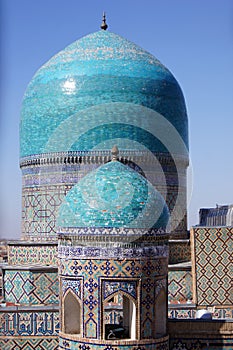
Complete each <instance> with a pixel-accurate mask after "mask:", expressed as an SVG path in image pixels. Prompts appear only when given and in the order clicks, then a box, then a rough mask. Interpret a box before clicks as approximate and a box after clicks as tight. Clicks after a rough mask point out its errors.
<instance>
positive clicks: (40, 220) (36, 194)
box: [22, 184, 71, 241]
mask: <svg viewBox="0 0 233 350" xmlns="http://www.w3.org/2000/svg"><path fill="white" fill-rule="evenodd" d="M70 188H71V186H70V185H64V184H63V185H57V186H56V185H51V186H38V187H32V188H23V194H22V236H23V237H25V238H26V237H28V236H29V237H30V239H32V240H39V241H41V240H45V241H46V240H47V241H49V240H56V237H57V235H56V217H57V211H58V208H59V206H60V205H61V203H62V200H63V198H64V197H65V195H66V193H67V192H68V191H69V189H70Z"/></svg>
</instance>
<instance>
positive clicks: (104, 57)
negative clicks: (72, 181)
mask: <svg viewBox="0 0 233 350" xmlns="http://www.w3.org/2000/svg"><path fill="white" fill-rule="evenodd" d="M104 104H106V105H108V106H110V107H109V108H110V109H111V116H110V117H109V119H107V120H106V119H104V115H103V114H101V113H102V112H101V108H99V107H100V106H102V105H104ZM119 104H120V107H121V108H120V109H119ZM124 104H125V107H126V108H128V106H131V105H136V106H144V107H145V108H147V109H148V110H153V111H156V112H158V113H160V114H161V115H163V116H164V117H165V118H166V119H167V120H168V121H169V122H170V123H171V124H172V125H173V126H174V127H175V129H176V130H177V131H178V133H179V134H180V136H181V138H182V139H183V141H184V143H185V144H186V146H187V144H188V129H187V115H186V108H185V102H184V98H183V94H182V91H181V89H180V87H179V85H178V83H177V81H176V80H175V78H174V77H173V75H172V74H171V73H170V72H169V70H168V69H166V68H165V67H164V66H163V65H162V64H161V63H160V62H159V61H158V60H157V59H156V58H155V57H154V56H152V55H151V54H150V53H148V52H146V51H145V50H143V49H141V48H140V47H138V46H137V45H135V44H133V43H131V42H129V41H128V40H126V39H124V38H122V37H120V36H118V35H116V34H113V33H111V32H108V31H104V30H101V31H99V32H96V33H93V34H90V35H87V36H85V37H83V38H81V39H80V40H77V41H75V42H74V43H73V44H71V45H69V46H68V47H66V48H65V49H64V50H62V51H60V52H59V53H58V54H57V55H55V56H54V57H52V58H51V59H50V60H49V61H48V62H47V63H46V64H44V65H43V66H42V67H41V68H40V69H39V70H38V71H37V73H36V74H35V76H34V77H33V79H32V80H31V82H30V84H29V85H28V88H27V90H26V93H25V96H24V100H23V104H22V112H21V125H20V140H21V146H20V148H21V157H26V156H30V155H34V154H41V153H46V152H47V151H48V143H49V141H50V140H51V138H53V137H54V134H56V130H57V129H58V128H60V129H61V128H62V127H63V132H64V133H67V132H68V134H71V133H72V128H71V129H70V130H68V131H67V125H66V122H67V120H69V119H70V118H72V122H73V123H74V125H76V126H77V125H82V126H83V124H85V126H87V127H88V125H89V121H90V120H93V119H95V120H96V122H97V125H96V126H95V127H93V128H92V129H90V128H89V129H88V130H86V131H85V133H84V134H82V136H80V137H79V138H78V139H76V140H74V142H73V144H72V145H69V149H64V146H63V145H62V144H58V145H57V146H56V147H54V149H53V151H54V152H61V151H70V150H73V151H82V150H89V149H91V148H93V147H96V146H97V145H98V144H100V143H101V142H105V141H106V140H107V139H114V138H118V137H119V135H118V134H119V130H121V132H120V135H121V138H130V139H133V140H135V141H137V142H139V143H140V142H142V143H143V141H142V140H143V139H146V140H148V135H147V132H146V134H145V133H144V124H143V123H144V121H145V123H147V115H146V114H145V115H141V119H142V123H141V126H140V127H139V128H138V127H136V128H135V127H134V126H132V125H131V122H130V121H129V122H128V123H127V117H126V119H124V120H123V121H122V125H120V127H118V128H116V127H109V125H111V124H112V123H114V122H115V121H116V120H117V123H118V124H120V122H119V120H120V117H121V114H120V113H121V110H122V108H123V107H124ZM83 114H86V115H87V116H88V118H87V117H86V118H83ZM98 121H99V126H98ZM103 122H105V125H104V127H103ZM101 130H102V133H101V132H100V131H101ZM117 132H118V134H117ZM96 135H98V138H96V137H95V136H96ZM101 135H102V136H101ZM64 137H66V135H64ZM149 138H150V141H148V142H149V144H148V142H147V144H146V145H144V146H146V147H148V148H149V149H150V150H151V151H164V148H163V147H162V145H161V144H160V142H157V143H156V141H155V140H154V138H153V137H149ZM93 140H96V141H95V142H94V143H93ZM101 147H102V146H101ZM103 147H104V145H103ZM107 147H108V148H109V144H108V145H107Z"/></svg>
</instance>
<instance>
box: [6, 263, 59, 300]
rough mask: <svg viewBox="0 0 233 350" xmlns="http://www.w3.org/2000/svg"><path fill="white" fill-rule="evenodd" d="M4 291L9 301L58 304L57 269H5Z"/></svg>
mask: <svg viewBox="0 0 233 350" xmlns="http://www.w3.org/2000/svg"><path fill="white" fill-rule="evenodd" d="M4 292H5V300H6V301H7V302H13V303H19V304H30V305H38V304H47V305H48V304H57V303H58V295H59V289H58V277H57V271H53V272H49V271H46V270H43V269H42V271H30V270H27V271H22V270H21V271H20V270H7V269H6V270H5V273H4Z"/></svg>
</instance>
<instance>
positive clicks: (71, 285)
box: [62, 278, 82, 299]
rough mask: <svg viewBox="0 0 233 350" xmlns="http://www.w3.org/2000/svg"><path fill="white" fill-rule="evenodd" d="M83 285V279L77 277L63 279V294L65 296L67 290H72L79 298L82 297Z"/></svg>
mask: <svg viewBox="0 0 233 350" xmlns="http://www.w3.org/2000/svg"><path fill="white" fill-rule="evenodd" d="M81 288H82V286H81V280H76V279H68V278H66V279H63V280H62V294H63V296H64V295H65V294H66V292H67V290H69V289H70V290H72V291H73V292H74V293H75V294H76V295H77V297H78V298H79V299H81V293H82V291H81V290H82V289H81Z"/></svg>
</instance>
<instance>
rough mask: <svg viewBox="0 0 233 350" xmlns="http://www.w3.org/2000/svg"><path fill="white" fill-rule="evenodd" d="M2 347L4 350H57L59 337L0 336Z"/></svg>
mask: <svg viewBox="0 0 233 350" xmlns="http://www.w3.org/2000/svg"><path fill="white" fill-rule="evenodd" d="M0 349H4V350H12V349H15V350H16V349H17V350H35V349H36V350H57V349H58V337H46V339H45V338H42V337H41V338H40V337H30V336H29V337H26V338H21V337H16V338H8V337H7V338H0Z"/></svg>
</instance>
